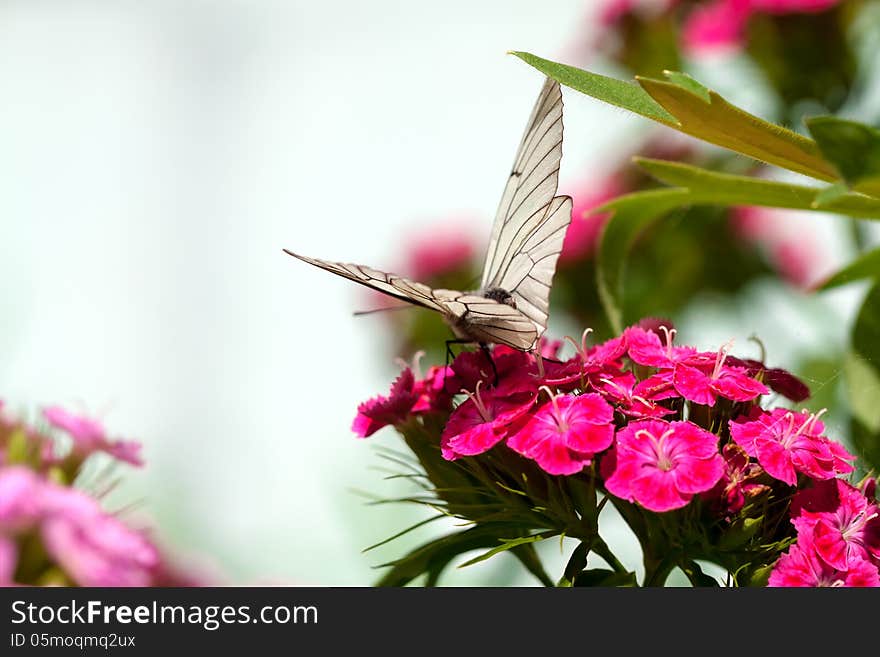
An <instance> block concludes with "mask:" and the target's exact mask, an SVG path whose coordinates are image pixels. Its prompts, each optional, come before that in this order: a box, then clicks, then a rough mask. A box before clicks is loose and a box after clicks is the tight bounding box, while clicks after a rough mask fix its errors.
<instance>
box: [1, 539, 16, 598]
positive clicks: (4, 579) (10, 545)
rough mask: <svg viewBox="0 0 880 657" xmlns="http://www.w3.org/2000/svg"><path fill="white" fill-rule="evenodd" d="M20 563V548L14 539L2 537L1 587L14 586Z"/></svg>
mask: <svg viewBox="0 0 880 657" xmlns="http://www.w3.org/2000/svg"><path fill="white" fill-rule="evenodd" d="M17 563H18V546H17V545H16V544H15V542H14V541H13V540H12V539H9V538H4V537H3V536H2V535H0V586H13V585H14V584H15V581H14V580H13V576H14V575H15V567H16V564H17Z"/></svg>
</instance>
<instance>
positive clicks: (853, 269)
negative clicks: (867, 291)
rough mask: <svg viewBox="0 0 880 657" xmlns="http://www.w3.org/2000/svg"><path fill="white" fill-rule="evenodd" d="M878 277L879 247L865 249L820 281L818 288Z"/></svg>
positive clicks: (829, 287)
mask: <svg viewBox="0 0 880 657" xmlns="http://www.w3.org/2000/svg"><path fill="white" fill-rule="evenodd" d="M878 277H880V248H876V249H874V250H873V251H867V252H865V253H863V254H861V255H860V256H859V257H857V258H856V259H855V260H853V261H852V262H851V263H849V264H848V265H847V266H846V267H844V268H843V269H841V270H840V271H838V272H837V273H835V274H834V275H832V276H831V277H830V278H829V279H828V280H826V281H825V282H824V283H822V285H821V287H820V288H819V289H820V290H830V289H831V288H833V287H838V286H839V285H846V284H847V283H853V282H855V281H860V280H863V279H865V278H873V279H876V278H878Z"/></svg>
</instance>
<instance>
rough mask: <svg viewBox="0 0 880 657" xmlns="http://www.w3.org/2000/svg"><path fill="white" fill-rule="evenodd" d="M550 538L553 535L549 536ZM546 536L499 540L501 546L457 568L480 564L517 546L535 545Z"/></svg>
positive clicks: (538, 535) (537, 535)
mask: <svg viewBox="0 0 880 657" xmlns="http://www.w3.org/2000/svg"><path fill="white" fill-rule="evenodd" d="M549 535H550V536H552V535H553V534H549ZM547 536H548V535H547V534H534V535H532V536H521V537H520V538H510V539H507V538H503V539H501V545H499V546H497V547H495V548H492V549H491V550H489V551H488V552H484V553H483V554H481V555H480V556H478V557H474V558H473V559H470V560H469V561H465V562H464V563H463V564H461V565H460V566H459V568H466V567H467V566H473V565H474V564H475V563H480V562H481V561H485V560H486V559H488V558H490V557H494V556H495V555H496V554H500V553H501V552H507V551H508V550H510V549H513V548H515V547H517V546H519V545H526V544H528V543H535V542H537V541H543V540H544V539H545V538H547Z"/></svg>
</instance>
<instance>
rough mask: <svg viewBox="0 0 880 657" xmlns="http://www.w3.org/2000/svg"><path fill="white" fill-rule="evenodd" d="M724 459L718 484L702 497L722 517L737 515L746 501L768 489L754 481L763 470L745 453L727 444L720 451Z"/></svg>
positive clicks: (735, 446) (736, 446)
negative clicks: (712, 505)
mask: <svg viewBox="0 0 880 657" xmlns="http://www.w3.org/2000/svg"><path fill="white" fill-rule="evenodd" d="M721 455H722V456H723V457H724V474H723V475H722V477H721V479H720V480H719V482H718V483H717V484H716V485H715V487H714V488H713V489H712V490H710V491H709V492H707V493H705V494H704V497H705V498H706V499H708V500H709V501H710V503H713V504H714V506H715V507H716V508H717V510H718V511H719V512H720V513H722V514H724V515H733V514H735V513H738V512H739V511H740V510H741V509H742V508H743V506H745V503H746V500H747V499H749V498H751V497H755V496H756V495H760V494H761V493H763V492H765V491H767V490H769V489H770V487H769V486H767V485H765V484H760V483H758V482H757V481H756V479H758V478H759V477H760V476H761V475H762V474H764V470H762V469H761V466H760V465H758V464H757V463H753V462H752V461H751V460H750V459H749V455H748V454H746V453H745V451H744V450H743V449H742V448H741V447H739V446H738V445H735V444H733V443H728V444H727V445H725V446H724V448H723V449H722V450H721Z"/></svg>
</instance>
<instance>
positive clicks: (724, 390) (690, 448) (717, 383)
mask: <svg viewBox="0 0 880 657" xmlns="http://www.w3.org/2000/svg"><path fill="white" fill-rule="evenodd" d="M645 326H646V327H648V326H650V325H649V324H645ZM674 337H675V330H674V329H671V328H670V327H669V326H668V325H666V324H664V323H662V322H661V323H657V322H654V325H653V330H652V328H644V327H642V326H632V327H630V328H628V329H627V330H626V331H624V332H623V334H622V335H620V336H618V337H615V338H612V339H610V340H608V341H606V342H604V343H601V344H597V345H594V346H592V347H587V345H586V344H585V338H586V334H585V336H584V338H582V340H581V344H579V345H577V346H576V353H575V355H574V356H572V357H570V358H567V359H559V358H558V353H559V351H560V349H561V344H560V343H555V344H550V343H547V342H542V344H541V347H540V349H539V350H538V351H537V352H536V353H534V354H530V353H524V352H520V351H516V350H513V349H510V348H508V347H504V346H496V347H494V349H492V350H491V352H490V353H491V361H490V359H489V352H484V351H473V352H463V353H461V354H460V355H459V356H458V357H457V358H456V359H455V360H454V361H453V362H452V364H451V365H450V366H447V367H432V368H431V369H430V371H429V372H428V374H427V376H425V377H422V376H421V375H420V374H419V373H418V371H417V370H418V368H417V367H416V368H415V369H416V371H415V372H414V371H413V369H412V368H409V367H407V368H405V369H404V370H403V372H402V373H401V375H400V376H399V377H398V379H397V380H396V381H395V383H394V385H393V386H392V388H391V391H390V392H389V394H388V395H387V396H380V397H376V398H374V399H371V400H369V401H367V402H365V403H363V404H361V405H360V407H359V408H358V413H357V417H356V418H355V421H354V425H353V429H354V431H355V432H356V433H357V434H358V435H359V436H368V435H371V434H372V433H374V432H375V431H377V430H378V429H380V428H381V427H383V426H388V425H394V426H397V427H398V428H400V429H401V430H402V431H406V425H407V423H411V422H415V423H418V422H420V421H422V419H423V418H425V416H427V415H435V416H438V417H440V418H441V419H443V418H444V417H445V418H446V419H445V424H444V428H443V430H442V433H441V434H440V435H439V436H438V440H439V448H440V450H441V453H442V455H443V457H444V458H445V459H447V460H456V459H460V458H465V457H471V458H473V457H478V458H479V457H481V456H482V455H486V456H487V457H491V455H492V454H493V453H495V452H494V450H510V451H512V452H515V453H516V454H518V455H520V456H521V457H524V458H525V459H530V460H532V461H534V462H535V463H536V464H537V465H538V466H539V467H540V468H541V469H542V470H543V471H544V472H546V473H547V474H549V475H554V476H577V475H579V474H582V473H585V474H586V476H588V477H596V478H597V481H598V482H599V483H600V485H601V486H602V487H603V488H604V490H605V491H606V492H607V493H608V494H610V495H611V496H613V497H615V498H617V499H619V500H621V501H625V502H628V503H632V504H635V505H637V507H640V508H642V509H645V510H647V511H650V512H657V513H662V512H668V511H673V510H675V509H682V508H684V507H686V506H688V505H690V504H691V503H692V502H694V501H695V499H697V498H699V500H700V501H701V502H700V503H701V504H703V505H704V507H705V509H709V510H710V511H711V513H714V514H715V517H716V518H717V519H719V520H721V521H724V522H729V521H731V520H732V518H733V517H734V516H735V515H736V514H737V513H739V512H741V511H742V510H743V509H744V508H745V507H747V506H748V505H749V504H750V502H752V501H755V500H757V499H758V498H759V497H760V496H762V495H765V494H768V492H769V491H771V489H772V490H775V491H777V492H778V491H781V493H780V494H781V495H783V497H784V498H785V499H787V500H790V499H791V495H792V493H793V492H794V491H796V490H798V489H801V488H804V487H805V486H809V485H811V484H812V485H813V486H814V488H813V489H809V490H824V488H822V487H823V486H825V485H830V484H833V483H838V484H839V486H841V487H844V486H849V484H846V483H845V482H843V481H842V480H841V479H839V476H841V475H846V474H848V473H850V472H852V471H853V465H852V462H853V460H854V458H855V457H854V456H853V455H851V454H849V452H847V451H846V449H845V448H844V447H843V446H842V445H840V444H839V443H836V442H834V441H832V440H830V439H829V438H828V437H827V436H826V435H825V426H824V424H823V423H822V421H821V420H820V419H819V416H820V415H821V414H809V413H807V412H796V411H792V410H789V409H787V408H781V407H780V408H771V409H769V410H764V409H763V408H762V407H761V406H760V402H761V399H762V398H763V397H764V396H766V395H769V394H770V393H771V389H772V390H773V391H774V392H776V393H777V394H779V395H781V396H786V397H788V398H789V399H791V400H792V401H801V400H803V399H804V398H805V397H807V396H808V395H809V390H808V389H807V388H806V386H804V384H803V383H802V382H800V381H799V380H798V379H797V378H796V377H794V376H793V375H791V374H789V373H788V372H786V371H784V370H781V369H778V368H767V367H766V366H765V365H764V364H763V363H760V362H757V361H754V360H743V359H737V358H734V357H732V356H730V355H728V351H729V349H730V346H729V345H725V346H724V347H722V348H721V349H719V350H718V351H715V352H701V351H698V350H696V349H695V348H693V347H689V346H680V345H677V344H675V342H674ZM572 342H573V343H574V341H572ZM447 416H448V417H447ZM441 423H442V422H441ZM434 425H436V423H434ZM594 464H597V465H596V467H592V466H593V465H594ZM841 490H843V488H841ZM786 491H787V492H786ZM804 494H806V492H805V493H804ZM799 495H800V493H799ZM774 499H776V498H774ZM841 499H843V498H842V497H841ZM847 499H848V498H847ZM860 499H863V500H866V499H867V498H865V497H864V496H862V497H861V498H860ZM847 503H848V504H850V507H847V508H845V509H843V508H841V509H837V510H829V511H827V513H829V514H836V515H835V516H834V517H835V518H837V519H838V520H837V521H836V522H837V524H833V523H832V520H830V519H826V520H827V522H826V521H825V520H823V522H824V523H825V524H823V525H821V526H822V527H823V528H824V527H826V525H828V524H829V523H831V524H833V526H834V527H835V528H836V529H835V531H837V535H836V536H838V538H839V537H840V536H844V537H845V538H843V539H840V540H856V539H851V538H848V537H851V536H853V534H852V533H851V532H850V529H849V527H851V525H847V526H846V527H843V523H844V521H843V520H840V518H842V517H844V516H845V517H846V518H847V519H848V520H847V522H850V520H851V519H853V518H855V517H856V516H858V518H860V519H862V520H864V522H865V523H868V524H870V523H875V522H876V520H874V519H875V518H876V508H877V507H876V505H874V504H873V503H868V502H864V504H862V507H860V508H859V509H858V510H856V508H855V507H854V506H852V504H854V503H853V502H851V501H847ZM802 506H803V508H804V509H807V507H808V506H809V505H807V503H806V502H804V503H803V505H802ZM810 508H812V507H810ZM809 513H810V511H808V510H804V511H802V512H801V513H800V516H793V517H795V526H796V527H797V528H798V532H799V535H800V536H803V535H804V532H805V531H806V530H804V529H803V527H804V526H805V524H806V523H807V522H808V519H809V522H811V523H812V524H813V525H815V526H819V521H818V520H815V519H814V517H813V516H811V515H809ZM852 522H855V520H852ZM859 522H861V520H860V521H859ZM870 526H871V527H874V526H875V525H873V524H870ZM838 530H839V531H838ZM811 531H812V530H811ZM816 531H818V530H815V531H813V534H815V533H816ZM822 531H823V532H824V534H823V536H826V535H827V534H828V531H827V530H826V529H823V530H822ZM871 531H874V530H873V529H872V530H871ZM872 536H873V534H872ZM809 540H813V543H815V544H821V540H820V539H809ZM835 540H837V539H835ZM807 541H808V539H803V540H801V539H799V542H798V545H800V546H801V547H800V548H792V550H796V549H798V550H802V551H803V550H805V549H806V548H805V547H804V546H805V545H807ZM817 541H818V543H817ZM859 541H861V542H859ZM871 541H874V539H870V540H868V539H861V538H859V539H857V540H856V542H857V543H858V545H862V544H864V545H869V546H873V547H868V548H865V549H866V550H867V553H864V551H862V552H858V551H855V552H854V553H853V554H854V555H855V556H853V559H862V560H864V561H867V562H868V563H870V564H872V567H874V570H875V576H876V563H875V561H876V556H877V553H876V545H877V543H876V542H871ZM811 545H812V544H811ZM838 548H839V545H836V547H835V548H834V554H835V555H837V554H838V552H839V549H838ZM829 550H830V548H829ZM871 550H874V551H873V552H872V551H871ZM856 552H857V554H856ZM797 554H800V553H797ZM811 554H812V553H811ZM817 554H820V555H823V556H822V558H823V559H825V563H827V564H828V565H829V567H834V568H838V570H841V566H843V565H845V564H846V563H849V562H848V561H847V562H845V561H841V559H840V558H839V556H838V557H837V558H836V560H834V559H832V560H831V561H828V556H827V555H826V554H824V553H822V552H817ZM866 554H867V556H866ZM792 558H793V557H791V556H790V555H789V556H788V557H785V558H784V559H783V560H782V561H780V566H779V569H781V570H782V572H785V568H786V566H785V565H784V564H786V563H789V562H791V560H792ZM798 558H800V557H798ZM857 565H858V564H857ZM858 567H859V568H862V566H861V565H858ZM775 577H776V579H778V576H775ZM852 581H853V582H855V581H858V582H867V581H873V580H869V579H853V580H852Z"/></svg>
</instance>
